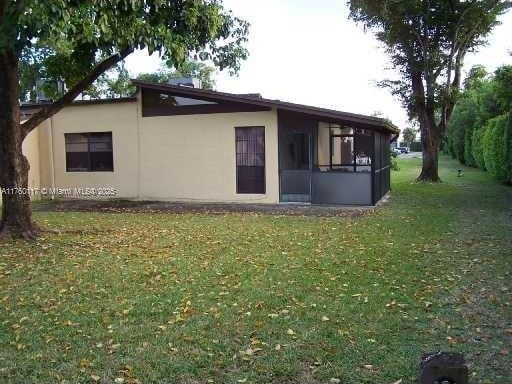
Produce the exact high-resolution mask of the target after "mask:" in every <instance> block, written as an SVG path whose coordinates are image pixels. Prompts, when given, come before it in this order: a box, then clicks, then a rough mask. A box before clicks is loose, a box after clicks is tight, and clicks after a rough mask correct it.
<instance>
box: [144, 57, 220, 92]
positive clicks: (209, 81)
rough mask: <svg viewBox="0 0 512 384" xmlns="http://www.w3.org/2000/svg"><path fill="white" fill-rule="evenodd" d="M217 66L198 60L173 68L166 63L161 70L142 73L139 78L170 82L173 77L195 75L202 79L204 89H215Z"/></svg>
mask: <svg viewBox="0 0 512 384" xmlns="http://www.w3.org/2000/svg"><path fill="white" fill-rule="evenodd" d="M214 74H215V68H213V67H211V66H209V65H207V64H205V63H201V62H197V61H192V60H189V61H186V62H184V63H183V64H182V65H181V66H180V67H179V68H173V67H172V66H170V65H169V63H166V65H165V66H162V68H160V70H159V71H157V72H154V73H141V74H140V75H138V76H137V79H139V80H144V81H150V82H154V83H168V82H169V80H171V79H176V78H179V77H189V76H191V77H195V78H198V79H199V80H201V87H202V88H203V89H213V87H214V86H215V79H214V78H213V76H214Z"/></svg>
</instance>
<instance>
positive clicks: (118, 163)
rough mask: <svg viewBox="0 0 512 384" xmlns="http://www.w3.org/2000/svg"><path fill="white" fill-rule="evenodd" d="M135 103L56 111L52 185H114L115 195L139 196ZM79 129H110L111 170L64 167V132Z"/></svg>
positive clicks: (53, 127)
mask: <svg viewBox="0 0 512 384" xmlns="http://www.w3.org/2000/svg"><path fill="white" fill-rule="evenodd" d="M137 105H138V104H137V103H136V102H133V103H119V104H103V105H87V106H74V107H67V108H65V109H63V110H62V111H61V112H59V113H58V114H56V115H55V116H54V117H53V119H52V134H51V136H52V137H51V143H52V146H53V163H54V172H55V177H54V179H55V187H57V188H64V189H65V188H72V189H75V188H115V190H116V191H117V196H115V197H123V198H136V197H138V193H137V190H138V188H137V180H138V175H137V170H138V137H137V121H138V120H137V108H138V107H137ZM79 132H112V146H113V158H114V171H113V172H67V171H66V148H65V139H64V134H65V133H79ZM46 142H48V140H46ZM43 145H44V144H43ZM77 197H88V198H90V197H94V196H77Z"/></svg>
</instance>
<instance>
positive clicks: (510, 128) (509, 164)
mask: <svg viewBox="0 0 512 384" xmlns="http://www.w3.org/2000/svg"><path fill="white" fill-rule="evenodd" d="M504 139H505V169H506V172H507V178H506V180H505V182H506V183H507V184H510V185H512V111H511V112H509V114H508V119H507V125H506V126H505V135H504Z"/></svg>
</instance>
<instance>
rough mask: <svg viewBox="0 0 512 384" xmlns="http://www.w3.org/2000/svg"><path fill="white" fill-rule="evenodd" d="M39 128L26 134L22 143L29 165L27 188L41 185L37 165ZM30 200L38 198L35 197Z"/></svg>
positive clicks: (38, 165) (38, 164)
mask: <svg viewBox="0 0 512 384" xmlns="http://www.w3.org/2000/svg"><path fill="white" fill-rule="evenodd" d="M39 131H40V129H39V128H36V129H34V130H33V131H32V132H30V133H29V134H28V136H27V137H26V138H25V140H24V141H23V145H22V151H23V154H24V155H25V157H26V158H27V160H28V162H29V164H30V170H29V171H28V187H29V188H39V187H40V185H41V180H40V163H39ZM32 198H36V199H37V198H38V196H37V195H34V196H32Z"/></svg>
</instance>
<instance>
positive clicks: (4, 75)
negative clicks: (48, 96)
mask: <svg viewBox="0 0 512 384" xmlns="http://www.w3.org/2000/svg"><path fill="white" fill-rule="evenodd" d="M0 105H1V108H0V188H1V192H2V219H1V221H0V238H1V237H3V236H5V235H7V234H10V235H12V236H13V237H23V238H25V239H34V238H35V236H36V233H37V226H36V225H34V223H33V222H32V210H31V207H30V195H29V194H28V191H27V188H28V170H29V168H30V166H29V163H28V160H27V159H26V158H25V156H23V153H22V150H21V146H22V143H23V140H24V139H25V134H24V133H23V130H22V129H21V126H20V107H19V104H18V59H17V56H16V55H15V54H14V52H13V51H10V50H9V49H5V50H3V51H2V52H0Z"/></svg>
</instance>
